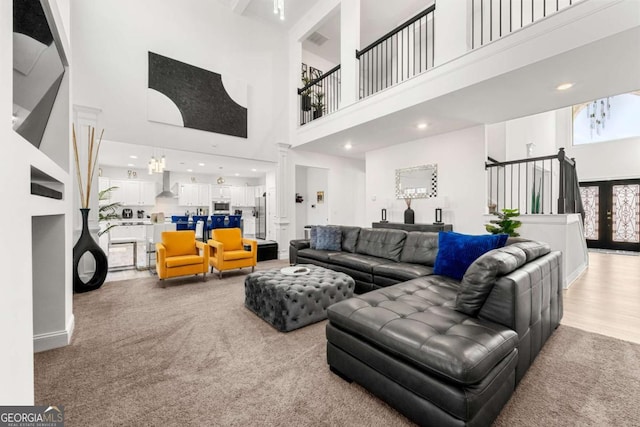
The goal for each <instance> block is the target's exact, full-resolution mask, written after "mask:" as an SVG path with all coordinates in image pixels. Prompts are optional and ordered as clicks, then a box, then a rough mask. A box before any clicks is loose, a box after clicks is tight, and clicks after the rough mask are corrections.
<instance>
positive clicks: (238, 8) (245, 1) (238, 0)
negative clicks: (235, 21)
mask: <svg viewBox="0 0 640 427" xmlns="http://www.w3.org/2000/svg"><path fill="white" fill-rule="evenodd" d="M249 3H251V0H233V1H232V2H231V10H233V12H234V13H237V14H238V15H242V14H244V11H245V10H246V9H247V6H249Z"/></svg>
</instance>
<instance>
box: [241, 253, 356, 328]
mask: <svg viewBox="0 0 640 427" xmlns="http://www.w3.org/2000/svg"><path fill="white" fill-rule="evenodd" d="M297 267H307V268H308V269H309V270H311V271H310V272H309V274H306V275H303V276H287V275H284V274H282V273H281V272H280V269H279V268H277V269H272V270H266V271H256V272H255V273H251V274H249V275H248V276H247V278H246V279H245V281H244V294H245V299H244V305H245V306H246V307H247V308H248V309H249V310H251V311H253V312H254V313H255V314H257V315H258V317H260V318H262V319H263V320H265V321H266V322H268V323H270V324H271V325H272V326H273V327H275V328H276V329H277V330H279V331H282V332H288V331H292V330H294V329H298V328H301V327H303V326H306V325H309V324H311V323H315V322H318V321H320V320H324V319H326V318H327V308H328V307H329V306H330V305H331V304H333V303H336V302H338V301H342V300H345V299H347V298H351V297H352V296H353V289H354V287H355V282H354V281H353V279H352V278H351V277H349V276H347V275H346V274H344V273H339V272H337V271H332V270H328V269H326V268H323V267H318V266H315V265H308V264H300V265H298V266H297Z"/></svg>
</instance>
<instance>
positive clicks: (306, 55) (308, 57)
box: [302, 49, 338, 73]
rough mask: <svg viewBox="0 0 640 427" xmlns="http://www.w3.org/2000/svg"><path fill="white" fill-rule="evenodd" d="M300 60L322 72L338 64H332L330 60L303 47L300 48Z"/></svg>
mask: <svg viewBox="0 0 640 427" xmlns="http://www.w3.org/2000/svg"><path fill="white" fill-rule="evenodd" d="M302 62H303V63H305V64H307V67H313V68H317V69H318V70H320V71H322V72H323V73H326V72H327V71H329V70H330V69H332V68H333V67H335V66H336V65H338V64H334V63H333V62H331V61H327V60H326V59H324V58H322V57H320V56H318V55H316V54H315V53H313V52H309V51H308V50H304V49H302ZM307 70H308V68H307Z"/></svg>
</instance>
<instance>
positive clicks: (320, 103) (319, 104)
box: [312, 92, 324, 113]
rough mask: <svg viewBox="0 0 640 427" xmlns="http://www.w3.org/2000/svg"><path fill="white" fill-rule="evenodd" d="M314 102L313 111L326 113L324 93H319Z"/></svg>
mask: <svg viewBox="0 0 640 427" xmlns="http://www.w3.org/2000/svg"><path fill="white" fill-rule="evenodd" d="M315 95H316V96H315V99H314V100H313V104H312V106H313V109H314V110H316V111H320V112H322V113H324V93H322V92H318V93H316V94H315Z"/></svg>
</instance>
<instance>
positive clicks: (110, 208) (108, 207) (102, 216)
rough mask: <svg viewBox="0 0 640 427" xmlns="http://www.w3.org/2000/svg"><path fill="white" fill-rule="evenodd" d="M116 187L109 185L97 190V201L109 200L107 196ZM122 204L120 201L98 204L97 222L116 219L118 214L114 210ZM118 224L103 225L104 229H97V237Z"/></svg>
mask: <svg viewBox="0 0 640 427" xmlns="http://www.w3.org/2000/svg"><path fill="white" fill-rule="evenodd" d="M117 188H118V187H109V188H105V189H104V190H102V191H99V192H98V201H99V202H104V201H107V200H109V196H110V194H111V192H112V191H113V190H115V189H117ZM121 206H122V203H120V202H113V203H107V204H100V208H99V209H98V222H99V223H100V222H104V221H110V220H112V219H118V214H117V213H116V210H117V209H119V208H120V207H121ZM117 226H118V224H109V225H107V226H106V227H105V229H104V230H100V231H98V237H100V236H102V235H103V234H105V233H108V232H109V230H111V229H112V228H113V227H117Z"/></svg>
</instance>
